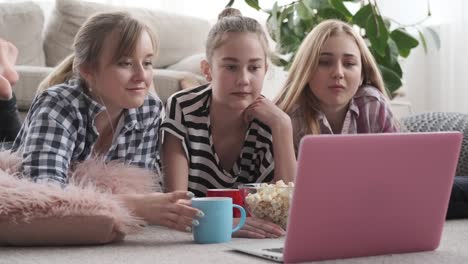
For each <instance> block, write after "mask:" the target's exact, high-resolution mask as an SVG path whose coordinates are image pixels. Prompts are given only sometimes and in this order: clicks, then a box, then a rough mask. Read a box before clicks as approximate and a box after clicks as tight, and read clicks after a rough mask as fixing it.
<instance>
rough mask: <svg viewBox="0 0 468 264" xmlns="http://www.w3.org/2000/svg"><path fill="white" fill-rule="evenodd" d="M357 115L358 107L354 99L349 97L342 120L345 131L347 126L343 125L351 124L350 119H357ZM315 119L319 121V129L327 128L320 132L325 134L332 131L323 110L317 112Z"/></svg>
mask: <svg viewBox="0 0 468 264" xmlns="http://www.w3.org/2000/svg"><path fill="white" fill-rule="evenodd" d="M358 117H359V107H358V106H357V104H356V102H355V101H354V98H351V101H350V102H349V107H348V110H347V111H346V114H345V120H343V130H345V131H347V130H348V127H345V125H349V124H351V123H352V122H351V121H352V120H351V119H357V118H358ZM317 119H318V121H319V123H320V126H321V127H322V128H321V130H323V128H325V129H326V130H327V131H322V132H326V133H327V134H332V133H333V132H332V129H331V126H330V123H328V120H327V118H326V116H325V114H324V113H323V112H321V111H320V112H319V113H318V117H317Z"/></svg>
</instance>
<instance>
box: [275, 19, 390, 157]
mask: <svg viewBox="0 0 468 264" xmlns="http://www.w3.org/2000/svg"><path fill="white" fill-rule="evenodd" d="M276 104H277V105H278V106H279V107H280V108H281V109H282V110H283V111H285V112H286V113H288V114H289V115H290V117H291V120H292V125H293V131H294V146H295V148H296V151H297V148H298V146H299V141H300V139H301V138H302V137H303V136H304V135H307V134H354V133H381V132H396V131H398V126H397V123H396V121H395V120H394V117H393V114H392V112H391V110H390V105H389V103H388V97H387V92H386V90H385V87H384V84H383V81H382V76H381V74H380V72H379V69H378V68H377V64H376V62H375V60H374V58H373V56H372V54H371V53H370V51H369V49H368V48H367V46H366V44H365V42H364V40H363V38H362V37H361V36H360V35H359V34H358V33H356V32H355V31H354V30H353V29H352V27H351V26H349V25H348V24H346V23H344V22H342V21H338V20H327V21H324V22H322V23H320V24H319V25H318V26H316V27H315V28H314V29H313V30H312V31H311V32H310V33H309V34H308V36H307V37H306V38H305V39H304V41H303V42H302V44H301V46H300V48H299V50H298V52H297V54H296V57H295V59H294V61H293V63H292V66H291V68H290V70H289V76H288V79H287V80H286V83H285V85H284V87H283V89H282V90H281V92H280V94H279V96H278V98H277V99H276Z"/></svg>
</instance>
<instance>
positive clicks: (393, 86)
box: [378, 65, 403, 95]
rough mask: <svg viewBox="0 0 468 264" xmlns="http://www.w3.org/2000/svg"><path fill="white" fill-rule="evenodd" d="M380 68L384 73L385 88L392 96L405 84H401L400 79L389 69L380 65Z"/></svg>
mask: <svg viewBox="0 0 468 264" xmlns="http://www.w3.org/2000/svg"><path fill="white" fill-rule="evenodd" d="M378 67H379V69H380V72H381V73H382V77H383V80H384V83H385V88H387V90H388V91H389V94H390V95H392V94H393V93H394V92H395V91H396V90H398V88H400V87H401V86H402V85H403V83H402V82H401V79H400V77H399V76H398V75H397V74H396V73H395V72H393V71H392V70H390V69H389V68H387V67H385V66H383V65H378Z"/></svg>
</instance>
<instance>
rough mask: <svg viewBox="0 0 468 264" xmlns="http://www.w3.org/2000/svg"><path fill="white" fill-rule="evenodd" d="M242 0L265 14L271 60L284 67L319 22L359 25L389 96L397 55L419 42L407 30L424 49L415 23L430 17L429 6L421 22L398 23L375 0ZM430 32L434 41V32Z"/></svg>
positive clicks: (395, 84) (396, 77)
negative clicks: (265, 3) (265, 2)
mask: <svg viewBox="0 0 468 264" xmlns="http://www.w3.org/2000/svg"><path fill="white" fill-rule="evenodd" d="M244 1H245V2H246V3H247V4H248V5H249V6H251V7H252V8H255V9H256V10H259V11H262V12H266V13H268V15H269V17H268V19H267V29H268V33H269V35H270V37H271V38H272V39H273V40H274V41H275V42H276V52H277V55H275V56H273V58H272V62H273V63H274V64H275V65H278V66H281V67H284V69H285V70H287V69H289V66H290V65H291V63H292V60H293V59H294V55H295V53H296V51H297V49H298V48H299V45H300V44H301V42H302V40H303V39H304V38H305V36H306V35H307V33H309V32H310V31H311V30H312V29H313V28H314V27H315V26H316V25H317V24H318V23H320V22H321V21H323V20H326V19H331V18H335V19H340V20H342V21H345V22H348V23H350V24H352V25H354V26H356V27H357V28H359V31H360V32H361V34H362V36H363V37H364V39H366V40H367V43H368V47H369V49H370V51H371V52H372V54H373V55H374V57H375V59H376V61H377V64H378V66H379V68H380V71H381V73H382V76H383V78H384V82H385V86H386V87H387V89H388V90H389V94H390V95H391V96H392V95H393V94H394V92H395V91H396V90H397V89H398V88H400V87H401V86H402V78H403V72H402V69H401V66H400V60H399V58H400V57H402V58H406V57H408V56H409V54H410V51H411V50H412V49H414V48H416V47H417V46H418V45H419V44H420V42H419V41H418V39H416V38H415V37H413V35H411V34H409V33H408V31H407V30H408V29H410V28H413V29H416V31H417V32H418V35H419V39H420V41H421V43H422V45H423V47H424V49H425V50H426V49H427V45H426V39H425V37H424V34H423V32H422V31H421V29H420V27H419V25H420V24H421V23H422V22H423V21H424V20H426V19H427V18H429V17H430V15H431V13H430V8H429V5H428V7H427V16H426V17H425V18H424V19H423V20H422V21H420V22H418V23H415V24H412V25H402V24H400V23H398V22H397V21H394V20H391V19H389V18H386V17H384V16H382V15H381V13H380V10H379V7H378V4H377V2H376V1H375V0H297V1H291V3H289V4H286V5H281V6H280V5H278V4H277V2H274V4H273V6H272V7H271V8H261V7H260V6H259V2H258V0H244ZM233 3H234V0H230V1H229V3H228V4H227V7H228V6H232V4H233ZM348 6H351V7H357V11H356V12H354V13H352V12H351V11H350V10H349V8H348ZM430 33H431V34H432V35H433V36H434V37H435V38H436V39H435V40H436V42H437V41H438V38H437V35H436V34H435V32H433V31H431V32H430Z"/></svg>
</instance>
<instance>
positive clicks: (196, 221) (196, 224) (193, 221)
mask: <svg viewBox="0 0 468 264" xmlns="http://www.w3.org/2000/svg"><path fill="white" fill-rule="evenodd" d="M199 224H200V222H199V221H198V220H197V219H193V220H192V225H193V226H198V225H199Z"/></svg>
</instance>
